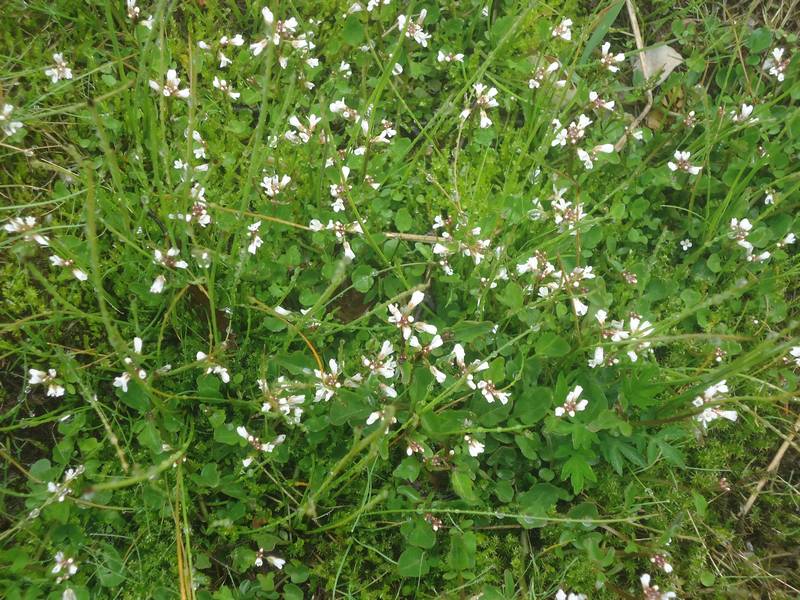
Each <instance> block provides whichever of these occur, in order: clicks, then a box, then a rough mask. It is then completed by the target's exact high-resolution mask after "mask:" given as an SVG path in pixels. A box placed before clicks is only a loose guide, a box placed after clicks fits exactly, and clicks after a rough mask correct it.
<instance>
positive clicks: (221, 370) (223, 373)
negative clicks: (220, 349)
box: [196, 351, 231, 383]
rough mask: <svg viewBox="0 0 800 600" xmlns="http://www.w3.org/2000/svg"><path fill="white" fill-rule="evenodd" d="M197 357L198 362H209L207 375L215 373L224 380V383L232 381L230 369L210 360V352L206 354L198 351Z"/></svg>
mask: <svg viewBox="0 0 800 600" xmlns="http://www.w3.org/2000/svg"><path fill="white" fill-rule="evenodd" d="M196 358H197V362H206V363H207V367H206V375H210V374H211V373H213V374H214V375H217V376H218V377H219V378H220V380H222V383H228V382H230V380H231V376H230V373H228V369H226V368H225V367H223V366H221V365H218V364H216V363H214V362H211V361H210V360H208V354H206V353H205V352H199V351H198V353H197V355H196Z"/></svg>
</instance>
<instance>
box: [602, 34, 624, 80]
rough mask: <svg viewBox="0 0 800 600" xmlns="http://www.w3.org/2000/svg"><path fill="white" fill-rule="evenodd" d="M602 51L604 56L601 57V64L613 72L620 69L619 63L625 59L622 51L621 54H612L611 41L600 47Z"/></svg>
mask: <svg viewBox="0 0 800 600" xmlns="http://www.w3.org/2000/svg"><path fill="white" fill-rule="evenodd" d="M600 52H602V53H603V56H602V57H601V58H600V64H601V65H603V66H604V67H605V68H606V69H608V70H609V71H611V72H612V73H616V72H617V71H619V67H618V66H617V64H618V63H621V62H623V61H624V60H625V55H624V54H622V53H621V52H620V53H619V54H611V44H610V43H609V42H605V43H604V44H603V45H602V46H601V47H600Z"/></svg>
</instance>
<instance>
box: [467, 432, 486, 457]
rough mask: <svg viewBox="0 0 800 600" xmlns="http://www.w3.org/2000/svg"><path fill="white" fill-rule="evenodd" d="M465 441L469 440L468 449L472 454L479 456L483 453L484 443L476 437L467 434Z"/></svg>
mask: <svg viewBox="0 0 800 600" xmlns="http://www.w3.org/2000/svg"><path fill="white" fill-rule="evenodd" d="M464 441H465V442H467V449H468V451H469V455H470V456H473V457H474V456H478V455H479V454H482V453H483V449H484V445H483V444H482V443H480V442H479V441H478V440H476V439H475V438H473V437H471V436H469V435H465V436H464Z"/></svg>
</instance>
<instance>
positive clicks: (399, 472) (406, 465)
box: [393, 456, 420, 481]
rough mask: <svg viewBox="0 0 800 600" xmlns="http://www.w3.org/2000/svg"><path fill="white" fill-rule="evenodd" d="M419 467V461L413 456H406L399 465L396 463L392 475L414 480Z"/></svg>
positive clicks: (417, 474)
mask: <svg viewBox="0 0 800 600" xmlns="http://www.w3.org/2000/svg"><path fill="white" fill-rule="evenodd" d="M419 469H420V466H419V461H418V460H417V459H416V458H414V457H413V456H407V457H406V458H404V459H403V460H402V462H401V463H400V464H399V465H397V467H396V468H395V470H394V473H393V475H394V476H395V477H397V478H398V479H407V480H408V481H416V480H417V477H418V476H419Z"/></svg>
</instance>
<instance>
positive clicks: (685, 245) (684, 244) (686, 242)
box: [680, 238, 694, 252]
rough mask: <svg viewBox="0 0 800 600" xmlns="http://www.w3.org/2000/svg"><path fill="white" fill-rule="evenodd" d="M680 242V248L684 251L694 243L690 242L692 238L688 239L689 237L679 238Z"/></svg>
mask: <svg viewBox="0 0 800 600" xmlns="http://www.w3.org/2000/svg"><path fill="white" fill-rule="evenodd" d="M680 244H681V250H683V251H684V252H686V251H687V250H688V249H689V248H691V247H692V246H693V245H694V244H692V240H690V239H689V238H686V239H685V240H681V241H680Z"/></svg>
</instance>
